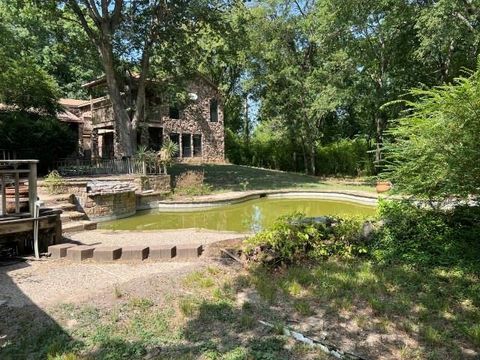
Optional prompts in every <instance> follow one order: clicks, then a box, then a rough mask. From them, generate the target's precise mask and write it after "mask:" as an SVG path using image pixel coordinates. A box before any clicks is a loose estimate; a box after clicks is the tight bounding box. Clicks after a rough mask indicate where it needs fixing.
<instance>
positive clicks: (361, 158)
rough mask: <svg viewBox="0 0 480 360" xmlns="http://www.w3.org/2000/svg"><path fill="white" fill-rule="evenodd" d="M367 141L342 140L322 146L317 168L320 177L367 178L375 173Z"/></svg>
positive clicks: (319, 151) (318, 153)
mask: <svg viewBox="0 0 480 360" xmlns="http://www.w3.org/2000/svg"><path fill="white" fill-rule="evenodd" d="M369 150H370V149H369V145H368V142H367V141H366V140H365V139H353V140H351V139H341V140H338V141H336V142H333V143H331V144H328V145H325V146H320V147H319V148H318V152H317V161H316V167H317V171H318V173H319V174H320V175H324V176H327V175H333V176H339V175H343V176H367V175H372V174H373V173H374V166H373V157H372V155H371V154H369V153H368V151H369Z"/></svg>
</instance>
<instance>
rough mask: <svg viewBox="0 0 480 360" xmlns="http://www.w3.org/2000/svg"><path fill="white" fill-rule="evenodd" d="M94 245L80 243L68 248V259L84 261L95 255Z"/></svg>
mask: <svg viewBox="0 0 480 360" xmlns="http://www.w3.org/2000/svg"><path fill="white" fill-rule="evenodd" d="M93 250H95V248H94V247H93V246H87V245H78V246H73V247H69V248H67V259H69V260H72V261H83V260H85V259H90V258H92V257H93Z"/></svg>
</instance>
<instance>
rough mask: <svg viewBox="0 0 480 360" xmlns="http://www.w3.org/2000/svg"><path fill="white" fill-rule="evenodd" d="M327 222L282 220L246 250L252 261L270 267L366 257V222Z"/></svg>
mask: <svg viewBox="0 0 480 360" xmlns="http://www.w3.org/2000/svg"><path fill="white" fill-rule="evenodd" d="M324 220H325V221H322V220H320V221H316V220H315V219H309V218H305V216H304V215H303V214H298V213H297V214H293V215H288V216H284V217H280V218H279V219H278V220H277V221H276V222H275V224H274V225H273V226H272V227H271V228H270V229H267V230H264V231H262V232H260V233H258V234H256V235H254V236H253V237H251V238H249V239H248V240H247V241H246V242H245V244H246V245H245V247H244V250H245V252H246V254H247V257H249V258H250V259H252V260H254V261H256V262H260V263H261V264H270V265H278V264H292V263H298V262H301V261H302V260H307V259H322V258H327V257H331V256H339V257H344V258H350V257H353V256H358V255H362V254H365V253H367V248H366V245H365V243H364V240H365V239H364V238H363V235H362V228H363V224H364V219H361V218H345V219H340V218H338V219H324ZM259 249H261V251H262V252H261V253H259Z"/></svg>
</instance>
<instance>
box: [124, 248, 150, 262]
mask: <svg viewBox="0 0 480 360" xmlns="http://www.w3.org/2000/svg"><path fill="white" fill-rule="evenodd" d="M148 250H149V248H148V246H142V245H133V246H123V247H122V257H121V259H122V260H143V259H146V258H147V257H148Z"/></svg>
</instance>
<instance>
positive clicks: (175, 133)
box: [60, 75, 225, 163]
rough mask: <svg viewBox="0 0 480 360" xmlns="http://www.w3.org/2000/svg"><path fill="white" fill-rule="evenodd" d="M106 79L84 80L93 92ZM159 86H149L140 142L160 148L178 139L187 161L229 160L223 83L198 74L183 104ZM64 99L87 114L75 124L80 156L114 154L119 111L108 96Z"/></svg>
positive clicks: (182, 157) (74, 109) (69, 106)
mask: <svg viewBox="0 0 480 360" xmlns="http://www.w3.org/2000/svg"><path fill="white" fill-rule="evenodd" d="M104 85H105V79H104V78H100V79H97V80H94V81H92V82H90V83H87V84H85V85H83V86H84V87H85V88H87V89H90V90H91V91H92V92H93V91H98V90H99V89H101V88H102V86H103V87H104ZM154 89H155V87H153V86H152V87H150V88H149V87H148V86H147V89H146V90H147V91H146V119H145V122H144V123H142V124H141V125H140V129H139V131H138V133H137V143H138V144H141V145H146V146H147V147H148V148H149V149H151V150H155V151H158V150H159V149H160V148H161V146H162V144H163V143H164V142H165V140H166V139H170V140H171V141H173V142H175V143H177V144H178V146H179V152H178V154H177V157H178V159H179V160H180V161H182V162H199V163H200V162H223V161H224V160H225V150H224V148H225V135H224V121H223V104H222V98H221V96H220V93H219V91H218V88H217V87H216V86H215V85H214V84H213V83H212V82H211V81H209V80H208V79H207V78H205V77H204V76H202V75H197V76H196V77H195V79H194V80H192V81H190V82H188V83H187V85H186V89H185V90H186V92H187V93H188V101H186V102H185V103H184V104H183V105H182V106H180V105H176V104H173V103H169V101H167V100H165V98H164V97H163V96H162V95H160V94H157V93H155V91H154ZM132 98H134V96H132ZM60 104H61V105H63V106H64V108H65V109H66V110H67V111H68V112H70V113H72V114H74V115H75V116H76V117H78V118H79V119H80V120H81V121H80V122H77V125H76V126H77V127H76V128H75V129H78V134H79V149H78V154H79V157H80V158H83V159H112V158H113V157H114V146H113V141H114V139H113V135H114V116H113V109H112V106H111V104H110V101H109V99H108V96H102V97H96V98H93V97H91V98H90V100H76V99H61V100H60Z"/></svg>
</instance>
